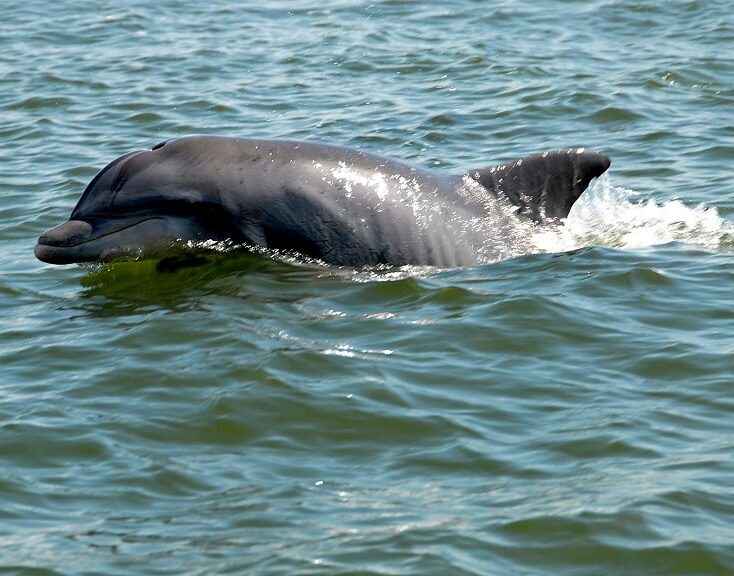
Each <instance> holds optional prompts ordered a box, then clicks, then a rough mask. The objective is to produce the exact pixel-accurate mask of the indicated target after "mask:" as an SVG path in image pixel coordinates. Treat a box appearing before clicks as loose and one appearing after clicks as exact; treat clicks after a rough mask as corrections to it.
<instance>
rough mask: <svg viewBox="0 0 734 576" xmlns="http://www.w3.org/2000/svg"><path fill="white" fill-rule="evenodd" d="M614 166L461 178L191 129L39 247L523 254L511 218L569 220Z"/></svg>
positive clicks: (120, 254) (59, 257) (116, 174)
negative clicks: (213, 245) (216, 244)
mask: <svg viewBox="0 0 734 576" xmlns="http://www.w3.org/2000/svg"><path fill="white" fill-rule="evenodd" d="M609 165H610V161H609V159H608V158H607V157H606V156H604V155H603V154H600V153H598V152H589V151H585V150H584V149H582V148H579V149H569V150H557V151H550V152H544V153H541V154H535V155H532V156H527V157H525V158H522V159H519V160H517V161H515V162H511V163H508V164H503V165H498V166H492V167H489V168H483V169H478V170H471V171H469V172H468V173H466V174H463V175H453V176H452V175H442V174H438V173H435V172H431V171H428V170H424V169H420V168H415V167H412V166H409V165H407V164H405V163H402V162H399V161H395V160H391V159H388V158H384V157H381V156H377V155H374V154H369V153H366V152H362V151H359V150H354V149H350V148H345V147H340V146H332V145H325V144H315V143H307V142H296V141H283V140H257V139H244V138H225V137H218V136H189V137H184V138H177V139H174V140H170V141H167V142H162V143H161V144H158V145H157V146H154V147H153V149H152V150H144V151H139V152H131V153H128V154H125V155H123V156H121V157H119V158H117V159H116V160H113V161H112V162H111V163H110V164H108V165H107V166H106V167H105V168H103V169H102V170H101V171H100V172H99V173H98V174H97V175H96V176H95V177H94V178H93V179H92V181H91V182H90V183H89V185H88V186H87V188H86V189H85V190H84V193H83V194H82V196H81V198H80V199H79V202H78V203H77V205H76V207H75V208H74V210H73V211H72V213H71V216H70V217H69V220H68V221H67V222H65V223H63V224H61V225H59V226H57V227H55V228H52V229H51V230H48V231H47V232H45V233H44V234H42V235H41V236H40V238H39V239H38V244H37V245H36V248H35V254H36V256H37V257H38V258H39V259H40V260H42V261H44V262H49V263H52V264H69V263H74V262H94V261H108V260H114V259H120V258H126V257H127V258H131V257H132V258H141V257H142V258H155V257H157V256H160V255H161V254H162V253H164V252H165V251H168V250H170V248H171V246H172V245H174V244H175V243H177V242H184V243H187V242H188V243H190V242H194V243H198V242H206V241H210V240H211V241H229V242H232V243H235V244H237V245H243V246H247V247H253V248H265V249H274V250H285V251H292V252H296V253H299V254H301V255H303V256H306V257H310V258H316V259H318V260H321V261H323V262H326V263H328V264H336V265H342V266H354V267H358V266H370V265H376V264H390V265H397V266H401V265H407V264H416V265H432V266H445V267H452V266H466V265H473V264H478V263H481V262H486V261H488V260H499V259H502V257H503V256H504V255H505V254H507V255H516V254H517V250H511V249H510V248H512V246H513V245H514V244H516V243H518V242H522V238H520V237H518V235H517V227H516V226H514V227H513V226H512V224H513V223H517V222H532V223H541V224H545V223H557V222H558V221H559V220H561V219H563V218H566V217H567V216H568V213H569V211H570V209H571V207H572V206H573V204H574V202H575V201H576V200H577V199H578V198H579V196H581V194H582V193H583V192H584V190H586V188H587V187H588V185H589V183H590V182H591V181H592V180H593V179H594V178H596V177H598V176H600V175H601V174H603V173H604V172H605V171H606V170H607V168H609ZM513 230H514V232H513ZM488 236H492V241H491V242H488ZM488 252H489V253H488Z"/></svg>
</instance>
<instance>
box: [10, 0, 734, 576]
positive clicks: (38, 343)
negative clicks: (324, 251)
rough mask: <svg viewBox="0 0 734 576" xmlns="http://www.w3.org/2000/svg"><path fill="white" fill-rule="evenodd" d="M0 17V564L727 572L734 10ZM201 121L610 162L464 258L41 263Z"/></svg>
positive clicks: (616, 1) (33, 5)
mask: <svg viewBox="0 0 734 576" xmlns="http://www.w3.org/2000/svg"><path fill="white" fill-rule="evenodd" d="M286 5H287V6H288V8H284V6H286ZM2 12H3V33H2V34H1V35H0V54H2V57H0V111H1V113H0V136H1V138H2V144H0V146H1V148H0V159H1V161H0V195H1V198H2V204H0V214H1V215H2V220H3V223H4V225H3V227H2V232H0V234H2V243H3V246H4V250H3V251H2V253H0V266H1V270H2V277H1V278H0V308H1V310H2V316H0V366H2V368H1V371H0V572H2V573H3V574H5V573H8V574H135V573H139V574H201V575H203V574H225V573H226V574H257V575H266V574H267V575H271V574H272V575H275V574H312V575H322V574H324V575H325V574H384V575H418V574H420V575H429V574H430V575H446V574H452V575H453V574H457V575H458V574H466V575H469V574H472V575H477V574H518V575H542V574H564V575H566V574H567V575H591V574H593V575H609V574H661V575H662V574H665V575H671V574H676V575H678V574H680V575H683V574H685V575H692V574H732V573H734V499H733V498H732V496H733V494H734V461H733V459H732V453H733V451H734V399H733V398H734V336H733V335H732V333H733V332H734V311H733V307H732V304H733V303H734V298H733V297H732V294H733V290H734V289H733V287H734V188H733V187H732V167H733V166H734V16H732V10H731V5H730V2H728V0H727V1H725V0H719V1H717V0H706V1H704V0H671V1H668V2H658V1H652V0H645V1H642V2H639V1H638V2H632V1H626V0H591V1H588V2H587V1H584V2H580V1H579V2H577V1H561V0H542V1H538V2H521V1H512V0H506V1H502V2H492V3H490V2H479V1H476V0H452V1H450V2H449V1H440V0H437V1H431V2H418V1H416V2H413V1H402V0H377V1H374V0H373V1H370V2H361V1H347V0H342V1H333V2H311V1H307V0H299V1H296V2H291V3H283V2H275V1H272V0H265V1H263V2H259V3H237V2H230V1H218V0H213V1H211V2H205V3H201V2H193V1H175V2H174V1H169V0H161V1H158V2H155V3H151V2H142V1H132V2H108V1H86V0H79V1H76V2H50V1H48V2H44V1H40V0H29V1H27V2H21V3H5V5H4V6H3V10H2ZM192 133H205V134H225V135H240V136H253V137H268V138H270V137H272V138H280V137H283V138H298V139H309V140H315V141H326V142H334V143H341V144H345V145H349V146H353V147H357V148H361V149H364V150H368V151H370V152H374V153H378V154H383V155H386V156H390V157H394V158H398V159H401V160H404V161H408V162H411V163H414V164H416V165H420V166H424V167H428V168H433V169H436V170H443V171H446V172H460V171H461V170H465V169H468V168H473V167H477V166H486V165H489V164H492V163H496V162H501V161H505V160H510V159H513V158H516V157H519V156H521V155H523V154H526V153H531V152H536V151H540V150H546V149H552V148H559V147H568V146H586V147H589V148H592V149H600V150H603V151H604V152H605V153H607V154H609V155H610V156H611V157H612V159H613V164H612V168H611V170H610V172H609V173H608V175H605V176H604V177H603V178H601V179H600V180H599V181H598V182H596V183H595V184H594V185H593V186H592V188H591V189H590V190H589V192H588V193H587V194H586V195H585V196H584V197H583V198H582V200H581V201H580V202H579V203H578V204H577V206H576V207H575V209H574V211H573V212H572V213H571V216H570V217H569V219H568V221H567V223H566V224H565V226H563V227H561V228H560V229H556V230H536V231H533V232H532V234H533V240H532V243H531V244H532V247H533V248H532V250H529V252H530V253H527V254H525V253H522V254H518V255H515V257H514V258H511V259H507V260H504V261H501V262H497V263H492V264H487V265H483V266H477V267H474V268H462V269H451V270H446V269H444V270H438V269H431V268H415V269H378V270H349V269H335V268H330V267H327V266H321V265H318V264H306V265H304V264H303V263H300V264H299V263H294V262H292V261H276V260H273V259H270V258H267V257H265V256H262V255H258V254H250V253H241V252H233V253H228V254H217V253H212V254H206V255H205V257H204V258H198V257H197V258H196V259H195V263H196V264H197V265H186V263H187V261H186V260H184V261H183V262H181V263H177V262H176V261H175V260H174V261H173V262H168V263H166V262H164V263H163V264H161V263H159V262H153V261H140V262H127V263H118V264H114V265H108V266H104V267H86V268H85V267H78V266H61V267H54V266H49V265H45V264H42V263H41V262H39V261H37V260H36V259H35V258H34V257H33V246H34V244H35V240H36V238H37V236H38V235H39V234H40V233H41V232H43V231H44V230H45V229H47V228H49V227H51V226H53V225H56V224H58V223H60V222H62V221H63V220H65V219H66V218H67V217H68V215H69V213H70V211H71V209H72V208H73V206H74V204H75V203H76V200H77V199H78V197H79V195H80V193H81V191H82V189H83V188H84V186H85V185H86V183H87V182H88V181H89V180H90V179H91V177H92V176H93V175H94V174H95V172H96V171H97V170H99V169H100V168H101V167H102V166H103V165H104V164H105V163H106V162H108V161H109V160H111V159H112V158H114V157H116V156H118V155H120V154H122V153H124V152H127V151H129V150H133V149H138V148H145V147H150V146H152V145H153V144H155V143H157V142H159V141H161V140H164V139H167V138H170V137H173V136H178V135H184V134H192Z"/></svg>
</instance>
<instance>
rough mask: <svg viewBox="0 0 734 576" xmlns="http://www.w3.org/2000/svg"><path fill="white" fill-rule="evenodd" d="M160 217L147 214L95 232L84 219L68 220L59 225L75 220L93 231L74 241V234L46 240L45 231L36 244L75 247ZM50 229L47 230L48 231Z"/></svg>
mask: <svg viewBox="0 0 734 576" xmlns="http://www.w3.org/2000/svg"><path fill="white" fill-rule="evenodd" d="M160 219H161V218H160V217H158V216H149V217H147V218H141V219H140V220H135V221H134V222H128V223H126V224H123V225H121V226H116V227H115V228H109V229H104V228H103V229H102V230H99V231H96V232H94V225H93V224H91V223H89V222H87V221H86V220H69V221H67V222H65V223H64V224H61V226H64V225H65V224H68V222H77V221H78V222H84V223H85V224H89V226H91V227H92V230H93V233H92V234H91V235H89V236H86V237H82V238H83V239H82V240H79V241H75V240H76V237H75V236H70V237H69V238H66V239H64V240H63V241H59V242H53V241H51V242H49V241H48V240H49V239H48V237H47V236H46V234H47V233H45V234H42V235H41V237H40V238H39V239H38V244H39V245H41V246H50V247H52V248H76V247H78V246H82V245H84V244H88V243H89V242H94V241H95V240H99V239H100V238H105V237H107V236H111V235H112V234H118V233H120V232H122V231H124V230H127V229H129V228H132V227H133V226H139V225H140V224H143V223H144V222H148V221H150V220H160ZM57 228H58V226H57ZM51 230H54V228H52V229H51ZM51 230H49V232H50V231H51ZM79 236H81V235H79Z"/></svg>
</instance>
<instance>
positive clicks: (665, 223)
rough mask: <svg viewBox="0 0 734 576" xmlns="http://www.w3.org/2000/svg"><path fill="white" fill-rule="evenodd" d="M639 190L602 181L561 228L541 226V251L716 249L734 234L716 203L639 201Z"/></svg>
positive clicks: (537, 233) (537, 240) (537, 238)
mask: <svg viewBox="0 0 734 576" xmlns="http://www.w3.org/2000/svg"><path fill="white" fill-rule="evenodd" d="M637 196H638V195H637V193H635V192H633V191H632V190H627V189H625V188H620V187H616V186H613V185H612V184H611V182H610V180H609V178H608V177H607V176H603V177H602V178H600V179H599V180H597V181H596V182H595V183H594V184H593V185H592V186H591V187H590V189H589V190H587V191H586V192H585V193H584V194H583V195H582V196H581V198H580V199H579V200H578V202H576V204H575V205H574V207H573V209H572V210H571V213H570V214H569V216H568V218H567V219H566V221H565V222H564V223H563V224H562V225H561V226H557V227H540V226H539V227H536V228H535V229H534V231H533V244H534V245H535V247H536V248H537V251H538V252H565V251H568V250H574V249H577V248H581V247H584V246H608V247H612V248H629V249H638V248H646V247H649V246H655V245H661V244H667V243H669V242H682V243H685V244H689V245H692V246H696V247H698V248H703V249H705V250H711V251H715V250H717V249H719V248H720V246H721V244H722V243H724V242H730V241H731V239H732V237H734V223H732V222H730V221H728V220H726V219H724V218H722V217H721V216H720V215H719V212H718V210H717V209H716V208H715V207H707V206H704V205H698V206H688V205H686V204H684V203H683V202H681V201H680V200H670V201H668V202H663V203H657V202H655V201H654V200H647V201H636V197H637Z"/></svg>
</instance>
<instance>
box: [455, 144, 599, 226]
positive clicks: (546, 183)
mask: <svg viewBox="0 0 734 576" xmlns="http://www.w3.org/2000/svg"><path fill="white" fill-rule="evenodd" d="M610 164H611V161H610V160H609V158H608V157H607V156H605V155H604V154H601V153H599V152H587V151H585V150H584V149H583V148H572V149H568V150H554V151H551V152H542V153H540V154H534V155H532V156H526V157H524V158H521V159H519V160H516V161H514V162H511V163H508V164H502V165H498V166H491V167H489V168H483V169H480V170H472V171H471V172H469V177H471V178H473V179H474V180H476V181H478V182H479V183H480V184H482V186H484V187H485V188H486V189H487V190H488V191H489V192H490V193H492V194H493V195H494V196H496V197H502V196H505V197H507V199H509V200H510V202H512V203H513V204H514V205H516V206H517V207H518V214H519V215H520V216H523V217H525V218H529V219H531V220H533V221H535V222H545V221H549V220H551V221H552V220H558V219H560V218H566V217H567V216H568V213H569V211H570V210H571V207H572V206H573V204H574V202H576V200H578V198H579V197H580V196H581V194H582V193H583V192H584V190H586V188H587V187H588V186H589V183H590V182H591V181H592V180H593V179H594V178H597V177H599V176H601V175H602V174H603V173H604V172H605V171H606V170H607V168H609V166H610Z"/></svg>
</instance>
